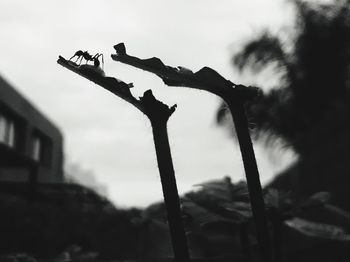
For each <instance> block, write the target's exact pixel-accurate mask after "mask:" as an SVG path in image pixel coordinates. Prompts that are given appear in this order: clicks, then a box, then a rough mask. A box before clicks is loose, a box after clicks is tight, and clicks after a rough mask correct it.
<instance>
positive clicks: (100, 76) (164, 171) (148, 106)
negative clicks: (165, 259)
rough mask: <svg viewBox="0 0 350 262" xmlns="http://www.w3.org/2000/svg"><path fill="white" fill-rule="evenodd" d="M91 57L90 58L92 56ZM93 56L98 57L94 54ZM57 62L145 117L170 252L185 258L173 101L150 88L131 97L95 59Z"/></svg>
mask: <svg viewBox="0 0 350 262" xmlns="http://www.w3.org/2000/svg"><path fill="white" fill-rule="evenodd" d="M79 55H82V54H78V56H79ZM73 57H74V56H73ZM94 57H95V56H94ZM88 58H89V59H88V60H90V56H89V57H88ZM78 59H79V58H78ZM91 59H93V57H92V56H91ZM95 59H98V57H97V58H95ZM57 62H58V63H59V64H60V65H62V66H64V67H66V68H67V69H69V70H71V71H73V72H75V73H77V74H79V75H81V76H83V77H85V78H87V79H89V80H91V81H93V82H95V83H96V84H98V85H100V86H102V87H103V88H105V89H107V90H108V91H110V92H112V93H113V94H115V95H117V96H119V97H120V98H122V99H124V100H125V101H127V102H129V103H131V104H132V105H134V106H135V107H136V108H137V109H139V110H140V111H141V112H142V113H144V114H145V115H146V116H147V117H148V118H149V120H150V122H151V125H152V131H153V138H154V144H155V149H156V155H157V161H158V169H159V173H160V177H161V183H162V187H163V195H164V201H165V204H166V208H167V216H168V222H169V228H170V234H171V239H172V244H173V251H174V256H175V259H176V261H178V262H187V261H189V253H188V247H187V240H186V236H185V230H184V227H183V224H182V218H181V210H180V202H179V196H178V191H177V186H176V179H175V173H174V167H173V162H172V158H171V152H170V145H169V139H168V133H167V122H168V119H169V117H170V116H171V115H172V113H173V112H174V111H175V108H176V105H174V106H172V107H170V108H169V107H168V106H167V105H165V104H163V103H162V102H160V101H158V100H157V99H155V97H154V96H153V94H152V91H151V90H147V91H146V92H145V93H144V95H143V96H142V97H140V98H139V99H137V98H135V97H134V96H133V95H132V94H131V92H130V90H129V89H130V87H132V84H126V83H124V82H123V81H121V80H119V79H116V78H113V77H106V76H105V74H104V72H103V70H102V69H101V68H100V67H99V64H97V63H96V62H95V63H94V65H88V64H85V65H80V64H76V63H75V62H72V61H69V60H66V59H64V58H63V57H61V56H60V57H59V59H58V61H57Z"/></svg>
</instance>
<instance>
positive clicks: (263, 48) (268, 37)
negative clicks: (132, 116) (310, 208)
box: [217, 0, 350, 205]
mask: <svg viewBox="0 0 350 262" xmlns="http://www.w3.org/2000/svg"><path fill="white" fill-rule="evenodd" d="M292 4H293V5H294V7H295V10H296V15H297V17H296V22H295V25H294V28H293V30H291V34H290V39H289V42H288V43H285V42H283V41H282V40H281V39H280V38H279V37H277V36H274V35H272V34H271V33H269V32H268V31H264V32H263V33H261V35H260V36H258V37H257V38H255V39H253V40H251V41H249V42H248V43H246V44H245V45H244V46H243V48H242V49H241V50H240V51H239V52H238V53H237V54H236V55H235V56H234V57H233V59H232V61H233V64H234V65H235V66H236V67H237V68H238V69H239V70H241V71H243V70H247V69H249V70H250V71H251V72H254V73H259V72H261V71H262V70H263V69H264V68H265V67H266V66H273V68H274V72H275V73H276V76H279V77H280V76H282V77H280V81H279V86H276V87H275V88H273V89H271V90H270V91H269V92H266V93H265V94H264V95H263V96H262V97H261V99H260V100H259V101H257V102H256V103H254V104H250V105H247V113H248V115H249V117H250V118H251V119H252V120H253V121H254V124H255V129H254V130H253V131H252V132H253V133H254V134H255V135H256V136H257V138H259V137H261V135H268V136H269V137H270V138H282V139H283V141H284V142H285V143H286V144H287V145H289V146H291V147H292V148H293V149H294V151H295V152H296V153H297V154H298V155H299V162H298V163H297V164H296V165H295V166H294V168H293V170H294V171H293V172H294V176H295V173H297V176H299V179H297V181H298V185H297V186H295V187H297V188H298V189H295V190H296V191H298V190H299V191H301V193H302V194H310V193H312V192H315V191H321V190H327V191H330V192H333V193H334V196H335V200H336V201H337V202H343V204H345V201H346V200H345V199H343V200H341V199H342V198H345V197H348V195H349V194H348V193H347V189H346V188H345V186H344V184H347V182H349V180H350V177H349V175H348V173H349V171H350V165H349V164H348V162H349V161H348V159H347V156H349V155H350V137H349V135H348V134H350V96H349V91H350V81H349V80H350V77H349V63H350V1H349V0H342V1H331V2H330V3H329V2H328V3H327V4H320V3H314V2H306V1H300V0H295V1H293V2H292ZM223 108H224V105H222V106H221V108H220V109H219V111H218V114H217V117H218V122H219V123H225V121H226V119H227V118H225V113H223V112H224V110H223ZM273 140H274V139H272V141H273ZM296 170H297V171H296ZM286 173H288V172H286ZM290 173H291V172H290ZM282 181H284V180H283V179H282ZM288 181H289V180H288ZM280 183H281V184H286V181H284V182H280ZM290 184H292V183H290ZM282 187H283V186H282ZM284 187H285V189H288V190H289V189H292V190H293V188H290V187H293V186H292V185H288V186H284ZM346 205H348V204H346Z"/></svg>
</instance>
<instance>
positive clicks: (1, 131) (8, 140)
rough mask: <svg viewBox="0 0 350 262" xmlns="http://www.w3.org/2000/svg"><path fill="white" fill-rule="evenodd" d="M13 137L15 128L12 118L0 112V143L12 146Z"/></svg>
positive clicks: (14, 136)
mask: <svg viewBox="0 0 350 262" xmlns="http://www.w3.org/2000/svg"><path fill="white" fill-rule="evenodd" d="M15 139H16V130H15V122H14V120H13V119H11V118H10V117H8V116H5V115H4V114H2V113H0V143H3V144H5V145H7V146H9V147H12V148H14V147H15Z"/></svg>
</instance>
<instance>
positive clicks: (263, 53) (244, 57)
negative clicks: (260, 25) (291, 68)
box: [232, 31, 287, 72]
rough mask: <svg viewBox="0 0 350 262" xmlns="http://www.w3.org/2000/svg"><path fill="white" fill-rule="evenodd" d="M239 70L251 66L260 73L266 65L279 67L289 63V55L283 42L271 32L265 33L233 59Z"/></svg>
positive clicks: (248, 44)
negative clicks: (274, 64) (275, 64)
mask: <svg viewBox="0 0 350 262" xmlns="http://www.w3.org/2000/svg"><path fill="white" fill-rule="evenodd" d="M232 62H233V64H234V65H235V66H237V67H238V69H239V70H243V69H245V68H246V67H247V66H249V68H250V69H252V70H253V71H256V72H258V71H260V70H261V69H262V68H263V67H264V66H265V65H267V64H269V63H272V62H276V63H277V64H278V65H279V66H284V65H286V63H287V55H286V53H285V52H284V50H283V45H282V43H281V41H280V40H279V39H278V38H277V37H275V36H272V35H271V34H270V33H269V32H267V31H265V32H263V33H262V34H261V35H260V36H259V37H258V38H256V39H254V40H252V41H250V42H249V43H247V44H246V45H245V46H244V47H243V48H242V50H241V51H240V52H238V53H237V54H236V55H235V56H234V57H233V59H232Z"/></svg>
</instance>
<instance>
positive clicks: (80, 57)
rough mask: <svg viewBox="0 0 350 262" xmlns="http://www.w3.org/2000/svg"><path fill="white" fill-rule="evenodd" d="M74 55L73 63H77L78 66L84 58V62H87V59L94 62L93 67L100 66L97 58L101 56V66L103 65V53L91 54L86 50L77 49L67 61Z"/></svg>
mask: <svg viewBox="0 0 350 262" xmlns="http://www.w3.org/2000/svg"><path fill="white" fill-rule="evenodd" d="M74 57H76V58H77V59H76V60H75V62H74V63H77V64H78V65H79V66H80V64H81V62H82V61H83V59H85V62H86V63H85V64H87V63H88V62H89V61H92V62H94V66H95V67H99V66H100V64H101V63H100V60H99V58H100V57H101V60H102V68H103V66H104V61H103V54H99V53H97V54H95V55H93V56H92V55H90V54H89V52H88V51H82V50H79V51H77V52H75V54H74V55H73V56H72V57H71V58H70V59H69V61H71V60H72V59H73V58H74ZM78 61H79V62H78Z"/></svg>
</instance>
